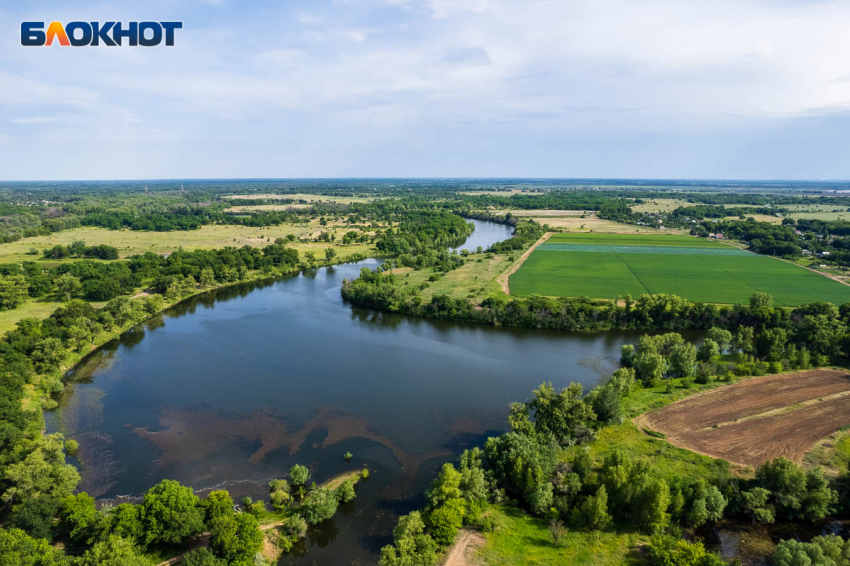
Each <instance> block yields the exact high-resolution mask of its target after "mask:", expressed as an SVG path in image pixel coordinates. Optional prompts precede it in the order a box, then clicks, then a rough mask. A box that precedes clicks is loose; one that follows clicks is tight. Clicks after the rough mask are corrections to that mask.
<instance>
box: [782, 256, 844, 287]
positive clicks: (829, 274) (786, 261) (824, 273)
mask: <svg viewBox="0 0 850 566" xmlns="http://www.w3.org/2000/svg"><path fill="white" fill-rule="evenodd" d="M770 257H772V258H773V259H778V260H779V261H784V262H785V263H790V264H791V265H796V266H797V267H802V268H803V269H808V270H809V271H811V272H812V273H817V274H818V275H823V276H824V277H828V278H830V279H832V280H833V281H838V282H839V283H841V284H842V285H850V283H847V281H844V280H843V279H839V278H838V277H836V276H835V275H832V274H831V273H826V272H824V271H818V270H817V269H812V268H811V267H806V266H805V265H800V264H799V263H794V262H793V261H789V260H787V259H782V258H781V257H776V256H773V255H772V256H770Z"/></svg>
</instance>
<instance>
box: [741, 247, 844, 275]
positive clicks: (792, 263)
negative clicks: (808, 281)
mask: <svg viewBox="0 0 850 566" xmlns="http://www.w3.org/2000/svg"><path fill="white" fill-rule="evenodd" d="M724 243H725V244H728V245H730V246H732V247H733V248H738V249H741V250H744V251H749V249H747V247H746V246H744V245H743V244H739V243H737V242H735V243H732V242H724ZM753 253H755V252H753ZM768 257H772V258H773V259H778V260H779V261H784V262H785V263H790V264H791V265H796V266H797V267H802V268H803V269H808V270H809V271H811V272H812V273H817V274H818V275H823V276H824V277H827V278H829V279H832V280H833V281H838V282H839V283H841V284H842V285H850V283H848V282H847V281H844V280H843V279H839V278H838V277H837V276H835V275H832V274H831V273H826V272H824V271H818V270H817V269H812V268H811V267H808V266H805V265H800V264H799V263H796V262H793V261H790V260H787V259H783V258H781V257H776V256H775V255H769V256H768Z"/></svg>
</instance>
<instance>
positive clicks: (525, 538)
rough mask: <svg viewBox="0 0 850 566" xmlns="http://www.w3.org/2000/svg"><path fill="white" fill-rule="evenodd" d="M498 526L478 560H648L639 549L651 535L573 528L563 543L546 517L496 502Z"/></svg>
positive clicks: (613, 563) (494, 565) (614, 563)
mask: <svg viewBox="0 0 850 566" xmlns="http://www.w3.org/2000/svg"><path fill="white" fill-rule="evenodd" d="M488 514H490V515H492V516H493V518H494V519H495V520H496V524H497V528H496V530H494V531H493V532H491V533H487V535H486V537H487V542H486V544H484V546H482V547H481V548H479V549H478V553H477V554H478V555H477V558H478V561H479V562H480V563H481V564H485V565H487V566H519V565H529V566H531V565H535V566H550V565H551V566H556V565H563V564H570V565H573V566H580V565H587V566H622V565H639V564H646V561H645V559H644V558H643V556H642V555H641V553H640V551H639V550H638V548H637V547H638V545H640V544H645V543H646V542H647V541H648V537H646V536H644V535H642V534H638V533H619V532H617V531H616V530H606V531H601V532H600V531H596V532H584V531H574V530H572V529H571V530H570V531H569V532H567V534H566V536H564V537H563V539H561V541H560V544H558V545H556V544H555V543H553V542H552V537H551V536H550V534H549V527H548V525H547V523H546V522H545V521H543V520H542V519H538V518H535V517H530V516H528V515H526V514H525V513H524V512H522V511H521V510H519V509H517V508H514V507H506V506H495V507H493V508H492V509H490V510H489V511H488Z"/></svg>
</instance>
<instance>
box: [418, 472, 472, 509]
mask: <svg viewBox="0 0 850 566" xmlns="http://www.w3.org/2000/svg"><path fill="white" fill-rule="evenodd" d="M461 479H462V476H461V473H460V472H459V471H457V470H456V469H455V467H454V466H453V465H452V464H450V463H445V464H443V467H442V469H440V473H439V474H437V477H436V478H434V481H433V482H432V483H431V487H430V488H429V489H428V490H427V491H426V492H425V499H426V500H427V501H428V505H429V506H430V507H439V506H440V505H442V504H443V503H446V502H447V501H450V500H452V499H460V498H461V497H462V496H463V494H462V492H461V491H460V482H461Z"/></svg>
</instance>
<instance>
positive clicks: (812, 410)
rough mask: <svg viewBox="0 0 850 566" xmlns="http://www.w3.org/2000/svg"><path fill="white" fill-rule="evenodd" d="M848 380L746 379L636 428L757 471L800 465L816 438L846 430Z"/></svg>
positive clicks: (806, 375) (806, 376) (834, 374)
mask: <svg viewBox="0 0 850 566" xmlns="http://www.w3.org/2000/svg"><path fill="white" fill-rule="evenodd" d="M848 393H850V375H848V374H847V373H845V372H843V371H837V370H811V371H804V372H798V373H792V374H782V375H772V376H767V377H762V378H754V379H749V380H747V381H744V382H741V383H737V384H735V385H731V386H728V387H721V388H718V389H713V390H710V391H707V392H705V393H701V394H698V395H694V396H691V397H688V398H686V399H683V400H681V401H678V402H676V403H673V404H672V405H668V406H667V407H664V408H662V409H658V410H655V411H652V412H650V413H647V414H646V415H644V416H643V417H642V418H641V419H639V421H640V423H639V424H641V425H645V426H646V427H647V428H649V429H651V430H654V431H657V432H661V433H663V434H666V435H667V439H668V441H669V442H671V443H673V444H675V445H677V446H680V447H683V448H687V449H689V450H694V451H696V452H700V453H703V454H707V455H710V456H713V457H716V458H723V459H725V460H727V461H729V462H732V463H735V464H741V465H748V466H753V467H755V466H758V465H760V464H762V463H763V462H765V461H767V460H770V459H772V458H776V457H778V456H785V457H786V458H789V459H791V460H799V459H800V458H801V457H802V456H803V455H804V454H805V453H806V452H807V451H808V450H809V449H810V448H811V447H812V445H813V444H814V443H816V442H817V441H818V440H820V439H821V438H823V437H825V436H828V435H830V434H832V433H834V432H836V431H837V430H839V429H841V428H842V427H844V426H846V425H848V424H850V394H848Z"/></svg>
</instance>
